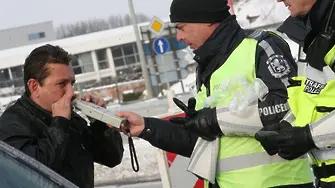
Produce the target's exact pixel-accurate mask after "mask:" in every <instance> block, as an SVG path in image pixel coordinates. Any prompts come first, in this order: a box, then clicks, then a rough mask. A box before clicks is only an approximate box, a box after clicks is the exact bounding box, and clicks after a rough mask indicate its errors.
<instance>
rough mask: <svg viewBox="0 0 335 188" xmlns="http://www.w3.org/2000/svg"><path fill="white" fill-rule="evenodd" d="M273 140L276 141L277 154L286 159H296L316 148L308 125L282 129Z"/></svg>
mask: <svg viewBox="0 0 335 188" xmlns="http://www.w3.org/2000/svg"><path fill="white" fill-rule="evenodd" d="M273 141H275V142H277V143H278V148H279V151H278V155H279V156H280V157H282V158H283V159H287V160H293V159H296V158H298V157H300V156H302V155H304V154H306V153H307V152H309V151H310V150H311V149H313V148H317V147H316V146H315V144H314V141H313V139H312V135H311V132H310V129H309V126H308V125H307V126H304V127H290V128H287V129H283V130H281V131H280V134H279V135H278V136H276V137H273Z"/></svg>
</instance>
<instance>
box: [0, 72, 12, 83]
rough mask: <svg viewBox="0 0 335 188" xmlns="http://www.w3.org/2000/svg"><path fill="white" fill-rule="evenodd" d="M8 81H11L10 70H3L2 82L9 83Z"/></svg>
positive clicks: (0, 76) (1, 73) (0, 74)
mask: <svg viewBox="0 0 335 188" xmlns="http://www.w3.org/2000/svg"><path fill="white" fill-rule="evenodd" d="M8 80H10V77H9V71H8V69H1V70H0V81H1V82H3V81H8Z"/></svg>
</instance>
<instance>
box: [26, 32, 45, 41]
mask: <svg viewBox="0 0 335 188" xmlns="http://www.w3.org/2000/svg"><path fill="white" fill-rule="evenodd" d="M42 38H45V33H44V32H39V33H31V34H29V35H28V40H37V39H42Z"/></svg>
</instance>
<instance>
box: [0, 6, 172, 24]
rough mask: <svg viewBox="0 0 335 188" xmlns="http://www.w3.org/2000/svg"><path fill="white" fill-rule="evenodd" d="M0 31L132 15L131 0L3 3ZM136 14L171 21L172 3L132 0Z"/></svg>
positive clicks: (0, 8) (0, 13) (0, 12)
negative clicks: (43, 24)
mask: <svg viewBox="0 0 335 188" xmlns="http://www.w3.org/2000/svg"><path fill="white" fill-rule="evenodd" d="M0 2H1V3H0V4H1V5H0V30H1V29H6V28H11V27H17V26H22V25H27V24H32V23H39V22H44V21H49V20H52V21H53V23H54V26H55V27H56V26H58V25H59V24H66V23H73V22H75V21H77V20H87V19H93V18H107V17H108V16H109V15H112V14H113V15H124V14H128V13H129V9H128V0H53V1H51V0H27V1H25V0H24V1H22V0H0ZM133 2H134V8H135V11H136V13H144V14H146V15H148V16H149V17H152V16H158V17H159V18H161V19H168V16H169V7H170V3H171V0H133Z"/></svg>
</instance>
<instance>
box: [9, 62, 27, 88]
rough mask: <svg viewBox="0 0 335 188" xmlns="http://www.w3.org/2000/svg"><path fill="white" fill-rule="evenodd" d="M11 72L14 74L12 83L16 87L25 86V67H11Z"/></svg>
mask: <svg viewBox="0 0 335 188" xmlns="http://www.w3.org/2000/svg"><path fill="white" fill-rule="evenodd" d="M10 72H11V73H12V79H13V80H12V82H13V85H14V86H15V87H22V86H24V82H23V65H19V66H16V67H11V68H10Z"/></svg>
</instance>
